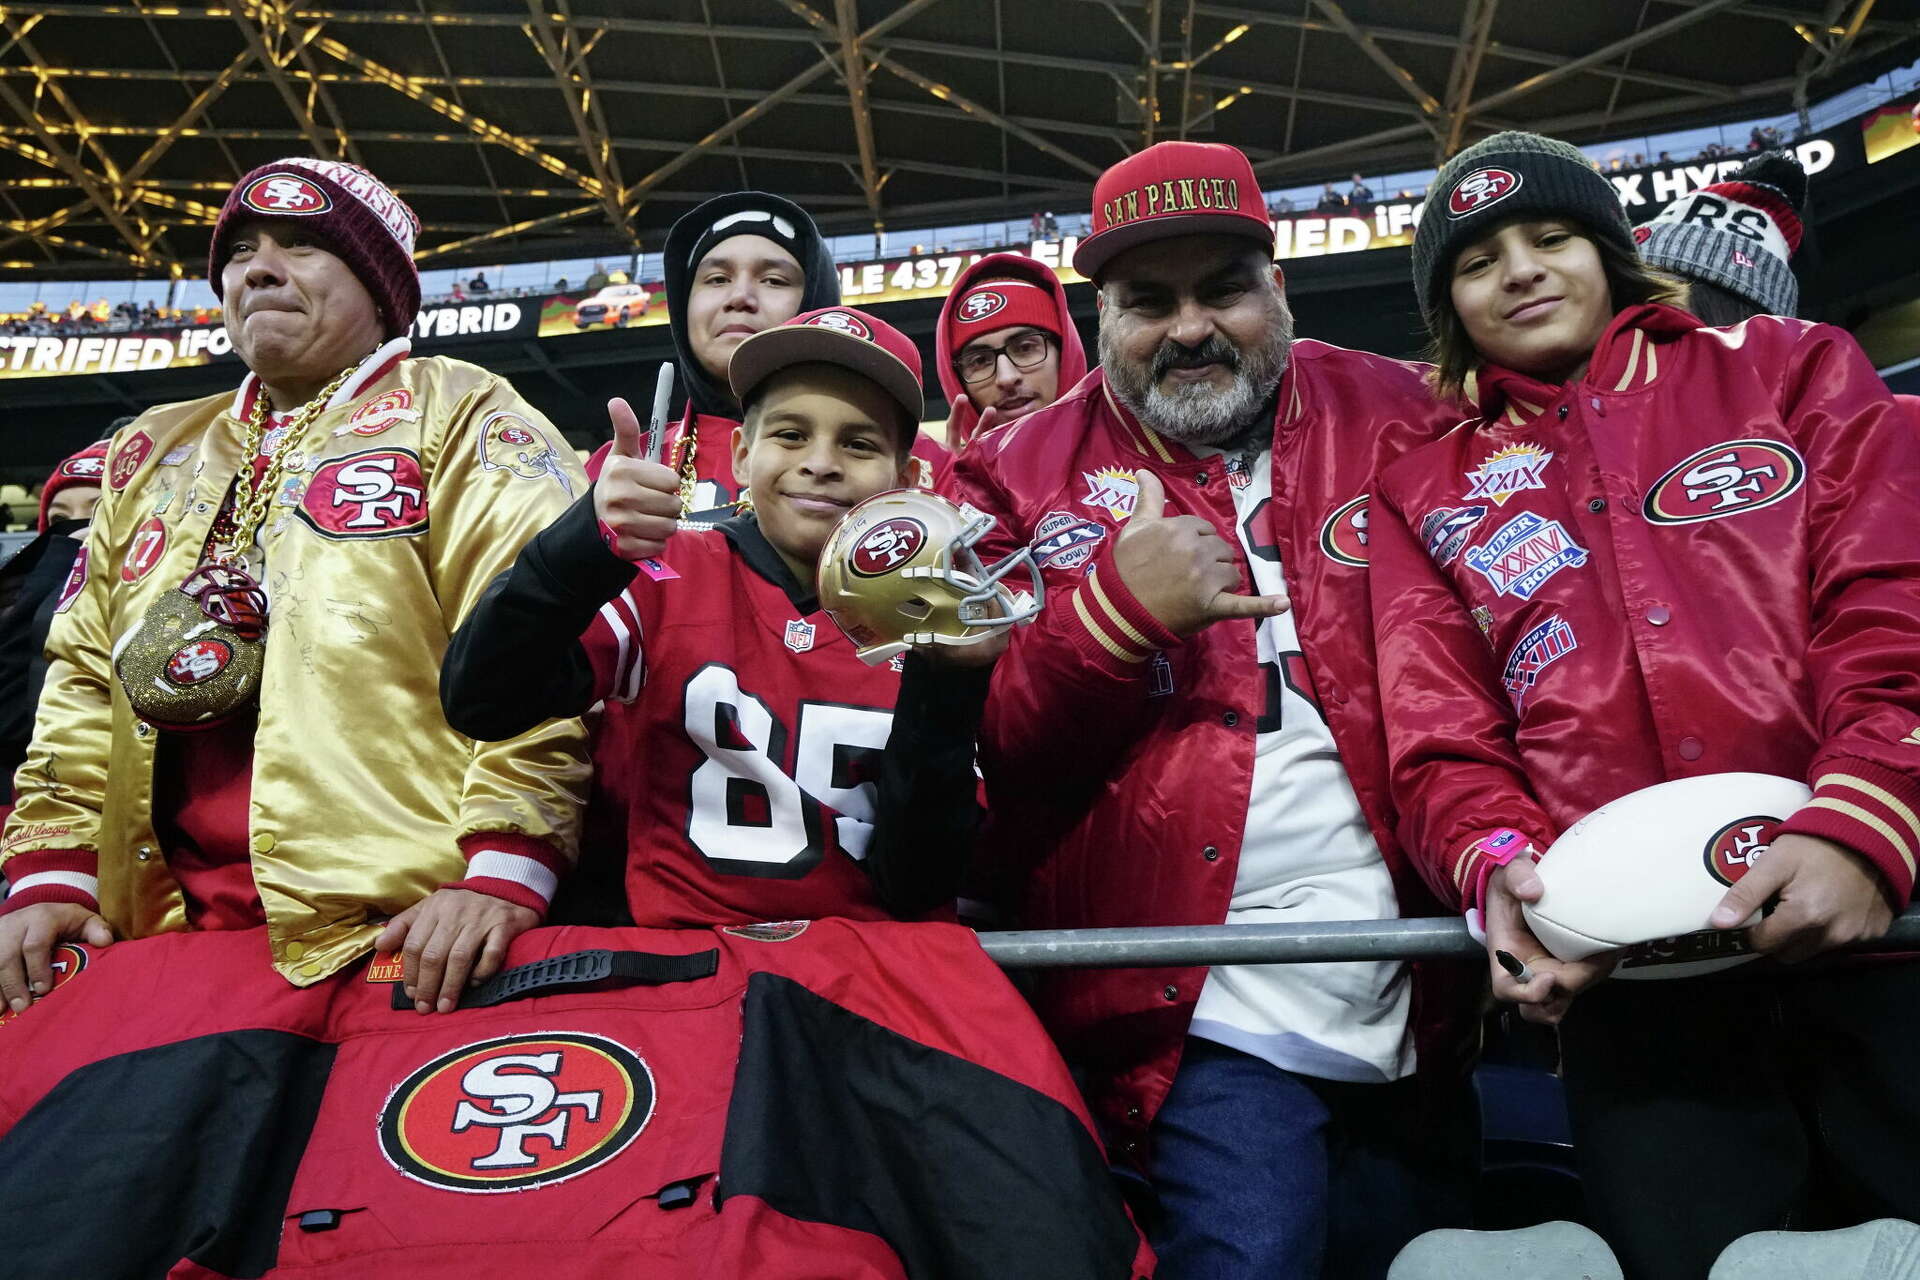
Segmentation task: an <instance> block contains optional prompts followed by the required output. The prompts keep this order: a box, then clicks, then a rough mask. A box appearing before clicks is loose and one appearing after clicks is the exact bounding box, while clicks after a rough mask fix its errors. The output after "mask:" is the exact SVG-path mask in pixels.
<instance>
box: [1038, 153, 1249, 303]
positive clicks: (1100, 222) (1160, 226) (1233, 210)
mask: <svg viewBox="0 0 1920 1280" xmlns="http://www.w3.org/2000/svg"><path fill="white" fill-rule="evenodd" d="M1199 235H1232V236H1244V237H1245V238H1247V239H1249V240H1253V241H1257V242H1258V243H1260V244H1264V245H1265V246H1267V248H1268V250H1271V249H1272V248H1273V223H1272V222H1271V221H1269V220H1268V218H1267V205H1266V198H1265V197H1264V196H1263V195H1261V193H1260V183H1259V180H1258V179H1256V178H1255V177H1254V176H1253V165H1252V164H1251V163H1249V162H1248V160H1247V157H1246V156H1245V155H1244V154H1242V153H1241V151H1240V150H1239V149H1238V148H1236V147H1229V146H1225V145H1223V144H1221V143H1218V142H1161V143H1156V144H1155V145H1153V146H1151V147H1148V148H1147V149H1146V150H1145V151H1141V152H1138V153H1136V154H1134V155H1130V156H1128V157H1127V158H1126V159H1125V160H1122V161H1120V162H1119V163H1118V164H1116V165H1114V166H1113V167H1112V168H1110V169H1108V170H1107V171H1106V172H1105V173H1103V174H1101V175H1100V180H1099V181H1098V182H1096V183H1095V184H1094V186H1093V230H1092V231H1091V232H1089V233H1088V235H1087V238H1086V239H1084V240H1082V241H1081V242H1080V245H1079V247H1078V248H1076V249H1075V250H1074V251H1073V267H1074V270H1076V271H1078V272H1079V273H1080V274H1081V275H1083V276H1085V277H1087V278H1088V279H1089V280H1097V279H1098V278H1099V276H1100V271H1101V269H1102V268H1103V267H1105V266H1106V265H1107V263H1108V262H1109V261H1111V260H1112V259H1113V257H1114V256H1115V255H1116V254H1119V253H1121V252H1123V251H1125V250H1127V249H1131V248H1133V247H1134V246H1135V245H1142V244H1146V243H1147V242H1149V241H1152V240H1163V239H1166V238H1168V237H1171V236H1199Z"/></svg>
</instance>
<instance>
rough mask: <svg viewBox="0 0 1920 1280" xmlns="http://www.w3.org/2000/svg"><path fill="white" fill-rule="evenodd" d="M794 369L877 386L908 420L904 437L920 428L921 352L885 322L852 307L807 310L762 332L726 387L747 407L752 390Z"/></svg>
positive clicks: (737, 352) (742, 353)
mask: <svg viewBox="0 0 1920 1280" xmlns="http://www.w3.org/2000/svg"><path fill="white" fill-rule="evenodd" d="M796 364H835V365H839V366H840V367H841V368H843V369H850V370H852V371H853V372H854V373H857V374H859V375H860V376H861V377H863V378H867V379H870V380H871V381H873V382H875V383H878V384H879V386H880V389H881V390H882V391H885V392H886V393H887V394H888V395H890V396H892V397H893V399H894V402H895V403H897V404H898V405H899V406H900V409H901V412H903V413H905V414H906V415H907V417H906V421H907V423H908V424H909V431H908V434H909V435H912V434H913V433H914V432H917V431H918V430H919V429H920V419H921V416H922V415H923V414H924V413H925V412H926V400H925V398H924V397H923V396H922V395H921V392H920V349H919V348H918V347H916V346H914V345H913V339H911V338H909V337H908V336H907V335H906V334H904V333H902V332H900V331H899V330H898V329H896V328H894V327H893V326H892V325H890V324H888V323H887V322H886V321H885V320H882V319H880V318H879V317H878V316H875V315H872V314H870V313H869V312H865V311H855V310H854V309H853V308H852V307H822V308H820V309H819V310H817V311H806V312H802V313H801V314H800V315H797V316H795V317H794V318H793V319H791V320H789V321H787V322H786V323H785V324H778V325H775V326H774V327H773V328H771V329H762V330H761V331H760V332H759V333H756V334H754V335H753V336H752V337H751V338H748V339H747V340H746V341H745V342H743V343H741V344H740V345H739V346H738V347H736V348H734V352H733V359H732V360H731V361H730V362H728V364H727V385H728V386H730V387H732V388H733V397H734V399H736V400H738V401H739V402H740V403H741V404H746V403H747V402H748V401H749V400H750V399H751V398H752V396H753V392H754V389H755V388H756V387H758V386H759V385H760V384H761V383H763V382H765V381H766V380H767V379H768V378H770V377H772V376H773V375H774V374H776V373H778V372H780V371H781V370H782V369H785V368H787V367H789V366H790V365H796Z"/></svg>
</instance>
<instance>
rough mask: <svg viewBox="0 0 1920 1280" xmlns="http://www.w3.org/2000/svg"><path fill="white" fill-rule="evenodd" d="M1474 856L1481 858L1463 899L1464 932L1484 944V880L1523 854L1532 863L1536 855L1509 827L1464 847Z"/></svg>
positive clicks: (1485, 882)
mask: <svg viewBox="0 0 1920 1280" xmlns="http://www.w3.org/2000/svg"><path fill="white" fill-rule="evenodd" d="M1476 853H1477V854H1480V855H1481V857H1480V868H1479V870H1478V871H1477V872H1475V873H1474V877H1473V892H1472V893H1471V894H1469V895H1468V896H1467V904H1466V905H1467V928H1468V929H1469V930H1470V931H1471V932H1472V933H1473V935H1474V937H1475V938H1477V939H1482V940H1484V938H1485V935H1486V927H1485V924H1484V922H1483V919H1482V913H1483V912H1484V911H1485V910H1486V905H1487V880H1488V879H1489V878H1490V877H1491V876H1492V875H1493V873H1494V872H1495V871H1496V870H1498V869H1499V868H1501V867H1504V866H1506V865H1507V864H1508V863H1509V862H1512V861H1513V860H1514V859H1515V858H1517V857H1519V856H1520V855H1521V854H1523V853H1524V854H1527V855H1528V856H1530V857H1533V858H1536V859H1537V858H1538V857H1539V856H1540V855H1539V854H1538V853H1536V852H1535V851H1534V848H1533V842H1532V841H1530V840H1528V839H1527V837H1526V835H1525V834H1524V833H1522V832H1519V831H1515V830H1514V829H1513V828H1512V827H1501V828H1500V829H1499V830H1498V831H1495V832H1492V833H1491V834H1489V835H1484V836H1482V837H1480V838H1479V839H1478V840H1475V841H1474V842H1473V843H1472V844H1470V845H1468V846H1467V856H1469V857H1471V856H1473V855H1474V854H1476Z"/></svg>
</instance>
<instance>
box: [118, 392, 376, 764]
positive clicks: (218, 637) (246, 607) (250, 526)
mask: <svg viewBox="0 0 1920 1280" xmlns="http://www.w3.org/2000/svg"><path fill="white" fill-rule="evenodd" d="M358 367H359V365H358V364H357V363H356V364H352V365H349V366H347V367H346V368H345V369H342V370H341V371H340V373H339V375H338V376H337V377H335V378H334V380H333V381H332V382H329V383H328V384H327V385H326V387H325V388H323V389H322V390H321V392H320V394H319V395H317V396H315V397H314V398H313V399H311V400H309V401H307V402H306V403H305V404H303V405H301V406H300V408H299V409H297V410H295V411H294V413H293V415H292V417H291V419H290V420H289V421H288V423H287V431H286V434H285V436H284V437H282V439H281V441H280V444H279V447H277V448H276V449H274V451H273V456H272V457H271V458H269V459H267V465H266V466H265V467H263V468H260V469H259V470H258V471H256V470H255V464H256V462H257V461H258V459H259V457H260V452H261V450H262V449H263V448H264V447H265V444H266V438H267V417H268V413H269V411H270V408H271V401H270V400H269V398H268V396H267V388H266V386H265V384H264V383H263V384H262V385H261V386H260V389H259V390H258V391H257V392H256V393H255V395H254V398H253V408H252V409H251V410H250V411H249V412H248V414H247V421H246V423H245V425H244V427H243V429H242V431H241V445H242V449H243V451H244V453H245V457H243V458H242V459H241V462H240V471H239V474H238V475H236V476H235V477H234V481H233V505H232V507H231V508H230V510H231V523H230V524H229V525H228V526H227V530H226V532H225V533H221V532H220V530H221V526H222V524H223V523H224V522H226V521H227V520H228V509H223V510H222V511H221V513H220V516H219V517H217V518H216V519H215V521H214V528H213V531H212V532H211V533H210V535H209V540H210V541H211V542H212V543H213V544H214V545H215V546H217V547H218V548H219V549H218V550H217V551H215V552H214V554H213V555H212V556H211V557H210V558H209V560H208V562H207V563H205V564H202V565H200V566H198V567H197V568H195V569H194V571H193V572H192V573H190V574H188V575H187V577H186V580H185V581H184V582H182V583H181V584H180V585H179V586H178V587H176V588H175V589H173V590H171V591H165V592H162V593H161V594H160V596H159V598H158V599H156V600H155V601H154V602H153V603H152V604H150V605H149V606H148V607H147V611H146V614H145V615H144V616H143V617H142V618H141V619H140V623H139V625H138V626H137V627H135V628H134V630H133V631H132V632H130V633H129V634H128V635H127V636H126V638H125V639H123V640H122V641H121V642H120V643H119V645H117V646H116V647H115V650H114V657H113V670H114V675H115V676H116V677H118V679H119V681H120V687H121V689H122V690H123V691H124V692H125V693H126V696H127V702H128V703H129V704H130V705H131V706H132V707H133V711H134V714H135V715H137V716H139V717H140V718H141V719H142V720H145V721H147V722H148V723H150V724H155V725H159V726H160V727H161V728H163V729H202V728H206V727H207V726H209V725H214V724H220V723H222V722H223V721H226V720H229V719H232V718H233V717H234V716H237V715H241V714H243V713H244V712H245V711H246V709H247V708H249V707H251V706H252V705H253V703H254V700H255V699H256V698H258V697H259V695H260V681H261V678H262V673H263V672H264V671H265V669H266V640H267V612H268V607H269V602H268V599H267V593H266V590H265V589H264V588H263V587H262V586H261V585H260V581H259V579H257V578H255V577H254V576H253V574H252V572H251V571H250V567H249V566H248V564H247V553H248V551H250V550H251V549H252V547H253V540H254V537H255V535H256V534H258V533H259V531H260V522H261V521H263V520H265V519H266V516H267V508H268V506H269V504H271V502H272V501H273V496H274V490H275V489H276V488H277V487H278V486H279V484H280V477H281V474H282V473H283V472H285V470H286V468H287V463H286V459H287V458H288V457H289V456H291V455H292V454H293V453H294V452H295V450H296V448H297V446H298V445H299V443H300V441H301V440H302V439H303V438H304V437H305V435H306V433H307V428H308V427H310V426H312V425H313V420H314V419H315V418H318V417H319V416H320V415H321V414H322V413H323V412H325V411H326V407H327V402H328V401H329V400H331V399H333V396H334V393H335V392H337V391H339V390H340V388H341V387H342V386H344V385H345V384H346V381H347V379H348V378H349V377H351V376H352V374H353V371H354V370H355V369H357V368H358ZM256 476H257V478H256ZM223 507H224V504H223Z"/></svg>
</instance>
